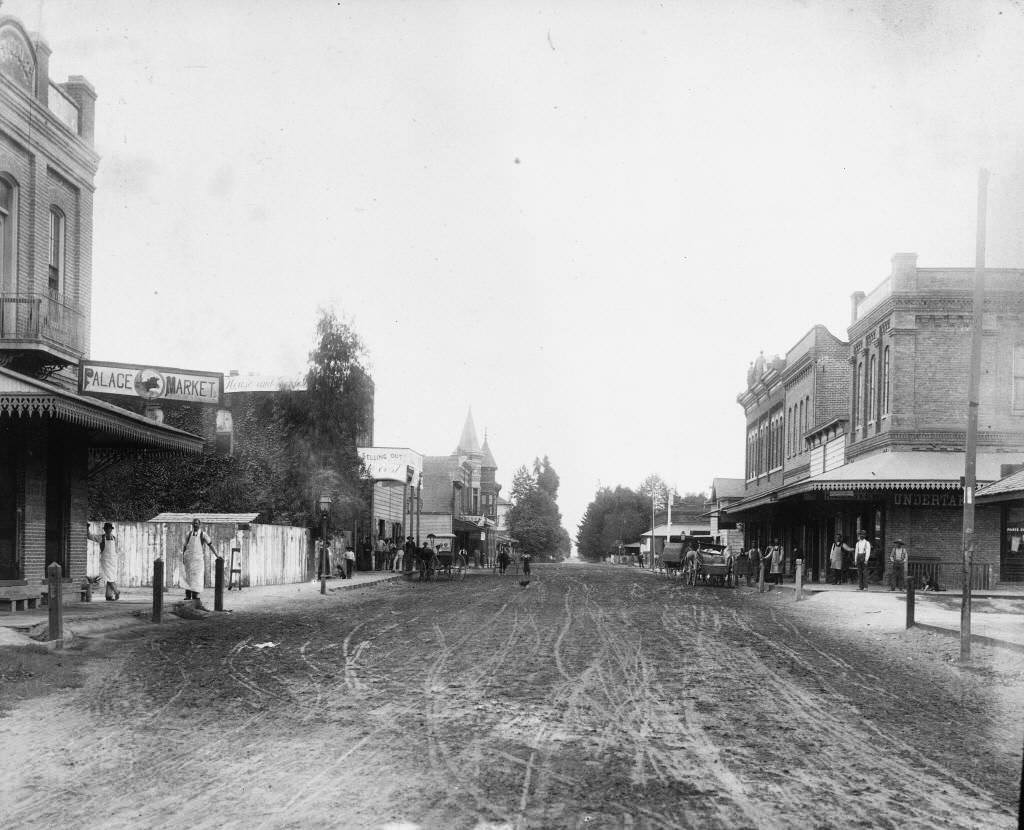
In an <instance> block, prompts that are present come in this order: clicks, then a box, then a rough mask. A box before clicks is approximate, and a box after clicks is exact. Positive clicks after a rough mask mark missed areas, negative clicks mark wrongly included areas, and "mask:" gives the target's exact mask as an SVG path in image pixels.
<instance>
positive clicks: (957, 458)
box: [729, 451, 1024, 515]
mask: <svg viewBox="0 0 1024 830" xmlns="http://www.w3.org/2000/svg"><path fill="white" fill-rule="evenodd" d="M965 461H966V453H962V452H926V451H908V452H885V453H878V454H877V455H872V456H869V457H867V458H861V459H858V460H856V461H853V462H851V463H849V464H844V465H842V466H841V467H836V468H835V469H834V470H829V471H828V472H825V473H820V474H818V475H816V476H812V477H810V478H805V479H802V480H801V481H797V482H794V483H792V484H787V485H784V486H782V487H778V488H776V489H775V490H772V491H770V492H766V493H758V494H757V495H756V496H751V497H750V498H748V499H744V500H742V501H739V502H736V503H735V504H731V505H729V512H730V513H731V514H733V515H737V514H740V513H743V512H748V511H750V510H753V509H755V508H758V507H763V506H764V505H766V504H771V503H773V502H777V501H780V500H782V499H785V498H788V497H790V496H796V495H800V494H802V493H814V492H832V493H834V492H842V493H847V492H849V493H851V494H853V493H863V494H864V495H865V496H866V495H867V493H868V492H870V491H874V490H959V489H960V488H961V486H962V485H961V483H960V479H961V477H962V476H963V474H964V464H965ZM1022 461H1024V455H1021V454H1020V453H978V457H977V466H976V471H977V480H978V482H979V483H984V482H991V481H995V480H996V479H998V478H999V474H1000V469H1001V467H1002V465H1004V464H1018V463H1021V462H1022Z"/></svg>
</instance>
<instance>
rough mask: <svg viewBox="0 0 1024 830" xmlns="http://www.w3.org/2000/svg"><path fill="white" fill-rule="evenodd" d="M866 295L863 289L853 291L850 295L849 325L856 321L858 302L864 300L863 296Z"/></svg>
mask: <svg viewBox="0 0 1024 830" xmlns="http://www.w3.org/2000/svg"><path fill="white" fill-rule="evenodd" d="M865 297H867V294H865V293H864V292H863V291H854V292H853V293H852V294H851V295H850V325H851V326H852V325H853V324H854V323H856V322H857V309H858V308H860V304H861V303H862V302H864V298H865Z"/></svg>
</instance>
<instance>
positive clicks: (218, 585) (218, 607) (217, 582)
mask: <svg viewBox="0 0 1024 830" xmlns="http://www.w3.org/2000/svg"><path fill="white" fill-rule="evenodd" d="M213 610H214V611H223V610H224V557H223V556H218V557H217V559H216V561H215V562H214V563H213Z"/></svg>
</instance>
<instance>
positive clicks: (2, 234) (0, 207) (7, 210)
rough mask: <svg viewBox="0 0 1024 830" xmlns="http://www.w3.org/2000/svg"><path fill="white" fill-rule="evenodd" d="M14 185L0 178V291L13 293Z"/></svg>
mask: <svg viewBox="0 0 1024 830" xmlns="http://www.w3.org/2000/svg"><path fill="white" fill-rule="evenodd" d="M14 200H15V190H14V184H13V183H12V182H10V181H8V180H7V179H6V178H4V177H3V176H0V291H8V292H13V291H14V287H15V279H14Z"/></svg>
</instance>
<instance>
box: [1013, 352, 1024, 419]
mask: <svg viewBox="0 0 1024 830" xmlns="http://www.w3.org/2000/svg"><path fill="white" fill-rule="evenodd" d="M1013 411H1014V412H1015V413H1017V414H1021V413H1024V343H1017V344H1016V345H1014V347H1013Z"/></svg>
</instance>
